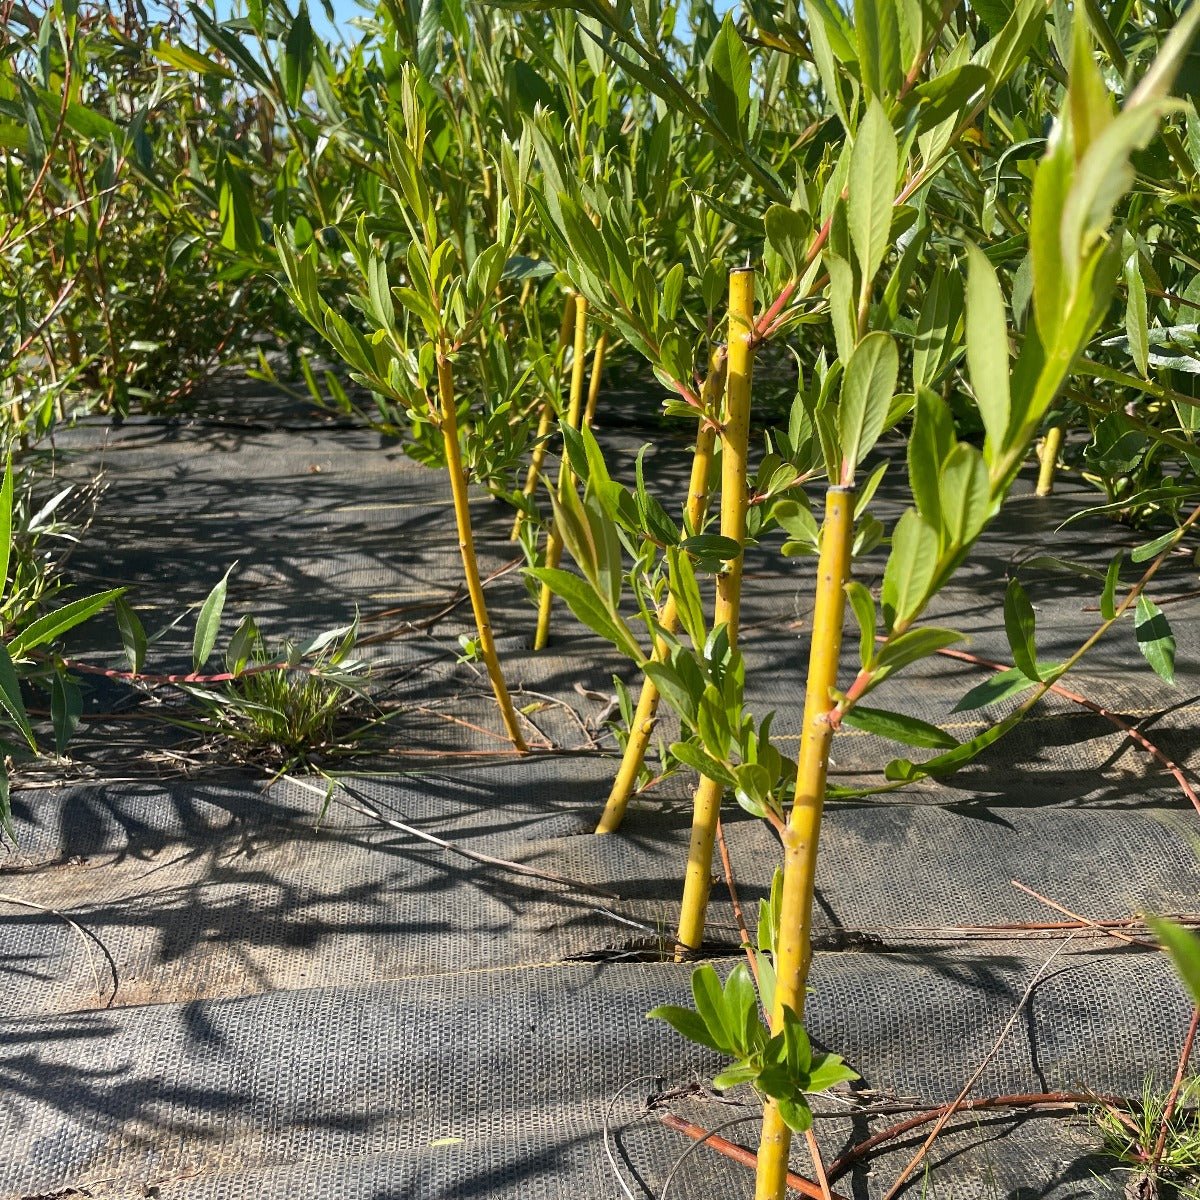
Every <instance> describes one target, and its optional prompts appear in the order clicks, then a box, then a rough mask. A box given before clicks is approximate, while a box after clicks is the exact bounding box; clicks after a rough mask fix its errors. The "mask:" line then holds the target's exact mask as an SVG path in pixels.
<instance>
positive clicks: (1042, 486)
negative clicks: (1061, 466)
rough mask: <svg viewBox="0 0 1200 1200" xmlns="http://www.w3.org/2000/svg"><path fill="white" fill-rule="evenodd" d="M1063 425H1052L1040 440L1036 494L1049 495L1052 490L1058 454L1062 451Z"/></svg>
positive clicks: (1056, 472)
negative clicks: (1039, 463) (1040, 462)
mask: <svg viewBox="0 0 1200 1200" xmlns="http://www.w3.org/2000/svg"><path fill="white" fill-rule="evenodd" d="M1062 444H1063V427H1062V426H1061V425H1052V426H1051V427H1050V428H1049V429H1048V430H1046V437H1045V440H1044V441H1043V442H1042V465H1041V467H1040V469H1039V470H1038V481H1037V494H1038V495H1039V496H1049V495H1051V494H1052V493H1053V492H1054V477H1055V475H1057V474H1058V456H1059V454H1060V453H1061V452H1062Z"/></svg>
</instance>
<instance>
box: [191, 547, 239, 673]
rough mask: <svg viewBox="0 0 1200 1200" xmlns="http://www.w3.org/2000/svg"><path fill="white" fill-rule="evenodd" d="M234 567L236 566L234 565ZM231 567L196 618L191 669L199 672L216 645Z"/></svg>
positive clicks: (210, 593)
mask: <svg viewBox="0 0 1200 1200" xmlns="http://www.w3.org/2000/svg"><path fill="white" fill-rule="evenodd" d="M235 565H236V564H235ZM232 570H233V567H232V566H231V567H230V568H229V570H228V571H226V572H225V574H224V575H222V576H221V579H220V581H219V582H218V583H217V585H216V586H215V587H214V588H213V590H212V591H211V592H209V593H208V597H207V598H206V599H205V601H204V603H203V604H202V605H201V607H200V615H199V616H198V617H197V618H196V631H195V634H194V635H193V637H192V669H193V670H196V671H199V670H200V668H201V667H202V666H204V664H205V663H206V662H207V661H208V656H209V655H210V654H212V652H213V647H214V646H216V644H217V633H218V632H219V630H220V628H221V614H222V613H223V612H224V611H225V595H226V592H227V590H228V585H229V574H230V571H232Z"/></svg>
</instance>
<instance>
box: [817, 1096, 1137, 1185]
mask: <svg viewBox="0 0 1200 1200" xmlns="http://www.w3.org/2000/svg"><path fill="white" fill-rule="evenodd" d="M1123 1103H1124V1101H1122V1100H1120V1099H1119V1098H1118V1097H1115V1096H1093V1095H1089V1094H1086V1093H1080V1092H1021V1093H1015V1094H1012V1095H1005V1096H984V1097H981V1098H980V1099H978V1100H964V1101H963V1102H962V1103H960V1104H959V1105H958V1106H957V1107H956V1108H955V1109H954V1111H955V1112H979V1111H988V1110H991V1109H1026V1108H1043V1109H1069V1110H1071V1111H1076V1110H1078V1109H1080V1108H1094V1107H1096V1106H1097V1105H1105V1106H1111V1105H1118V1104H1123ZM951 1107H952V1106H951V1105H949V1104H943V1105H941V1106H939V1107H938V1108H931V1109H929V1110H927V1111H925V1112H919V1113H917V1114H916V1115H915V1116H911V1117H906V1118H905V1119H904V1120H903V1121H897V1122H896V1123H895V1124H894V1125H889V1126H888V1127H887V1128H886V1129H881V1130H880V1131H879V1132H878V1133H874V1134H872V1135H871V1136H870V1137H868V1138H863V1140H862V1141H861V1142H856V1143H855V1144H854V1145H853V1146H851V1147H850V1149H849V1150H847V1151H846V1153H845V1154H843V1155H842V1156H841V1157H840V1158H839V1159H837V1160H836V1161H835V1162H833V1163H832V1164H831V1165H830V1167H829V1179H830V1181H831V1182H833V1183H836V1182H837V1181H838V1180H839V1179H841V1177H842V1176H843V1175H845V1174H846V1172H847V1171H849V1170H850V1169H851V1168H852V1167H853V1166H854V1165H855V1164H856V1163H858V1162H861V1161H862V1159H864V1158H866V1157H867V1155H869V1154H870V1153H871V1151H873V1150H876V1149H878V1148H879V1147H880V1146H884V1145H887V1143H889V1142H893V1141H895V1140H896V1138H899V1137H903V1136H904V1134H906V1133H911V1132H912V1131H913V1130H914V1129H920V1128H921V1126H922V1125H928V1124H929V1123H930V1122H931V1121H937V1120H938V1119H939V1118H941V1117H943V1116H945V1115H946V1114H947V1113H948V1112H949V1110H950V1109H951ZM850 1113H851V1114H852V1113H853V1110H850Z"/></svg>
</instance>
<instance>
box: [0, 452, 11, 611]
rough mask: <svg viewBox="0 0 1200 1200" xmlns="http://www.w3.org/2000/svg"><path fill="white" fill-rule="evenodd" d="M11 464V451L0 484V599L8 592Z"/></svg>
mask: <svg viewBox="0 0 1200 1200" xmlns="http://www.w3.org/2000/svg"><path fill="white" fill-rule="evenodd" d="M12 515H13V465H12V451H11V450H10V451H9V454H8V458H7V459H6V461H5V464H4V483H3V484H0V599H3V598H4V597H5V596H6V595H7V594H8V565H9V560H10V558H11V557H12Z"/></svg>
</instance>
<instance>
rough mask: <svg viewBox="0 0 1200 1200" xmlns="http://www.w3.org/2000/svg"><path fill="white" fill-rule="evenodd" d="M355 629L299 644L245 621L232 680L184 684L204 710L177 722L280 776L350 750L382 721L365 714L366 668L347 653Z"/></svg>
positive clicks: (366, 702) (355, 631) (188, 692)
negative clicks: (273, 637)
mask: <svg viewBox="0 0 1200 1200" xmlns="http://www.w3.org/2000/svg"><path fill="white" fill-rule="evenodd" d="M356 633H357V628H356V626H351V627H348V628H346V629H341V630H334V631H331V633H330V634H326V635H322V637H320V638H318V639H316V640H315V641H314V642H313V643H311V644H310V645H309V646H307V647H304V648H303V649H298V648H297V647H296V646H295V645H293V644H292V643H291V642H286V641H285V642H282V643H280V644H276V645H272V644H269V643H267V641H266V640H265V639H264V638H263V636H262V634H261V632H260V631H259V630H258V628H257V626H255V625H254V624H253V622H252V621H251V620H250V619H249V618H247V620H246V621H244V622H243V625H242V628H241V629H240V630H239V634H240V635H241V637H240V646H241V649H240V652H237V653H236V661H235V662H231V663H230V664H229V666H230V668H231V671H232V673H233V675H234V677H233V678H232V679H229V680H226V681H223V682H221V683H219V684H216V683H203V684H188V685H186V686H185V687H184V691H186V692H187V694H188V695H189V696H190V697H191V699H192V701H193V704H194V705H195V707H196V708H197V709H198V710H199V712H198V714H197V717H196V718H195V719H182V720H180V721H179V722H178V723H179V724H181V725H183V726H184V727H185V728H188V729H191V730H193V731H194V732H197V733H203V734H206V735H208V736H210V737H214V738H216V739H217V740H218V741H220V742H221V743H224V744H225V746H226V747H227V748H229V749H231V750H232V751H233V753H234V755H235V757H237V758H239V759H240V760H241V761H244V762H248V763H253V764H255V765H259V766H268V767H272V768H274V769H275V770H276V771H277V772H278V773H283V772H285V771H289V770H293V769H295V768H297V767H302V768H311V767H315V766H317V765H319V763H320V762H322V761H324V760H328V759H329V758H333V757H339V756H341V755H343V754H346V753H349V752H351V751H352V750H353V748H354V745H355V743H356V742H357V741H358V740H360V738H361V737H362V736H363V735H364V734H365V732H366V731H367V730H369V729H371V728H372V727H373V726H374V725H375V724H376V723H377V722H376V721H375V720H373V719H369V717H370V713H369V712H365V710H368V709H370V708H371V705H370V701H369V699H368V698H367V696H366V694H365V692H364V690H363V674H364V672H365V666H364V664H362V663H361V662H357V661H352V660H351V659H350V658H349V654H350V652H351V650H352V649H353V647H354V641H355V636H356ZM238 640H239V637H238V635H235V641H238ZM231 652H232V647H231ZM364 717H367V718H368V719H364Z"/></svg>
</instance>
